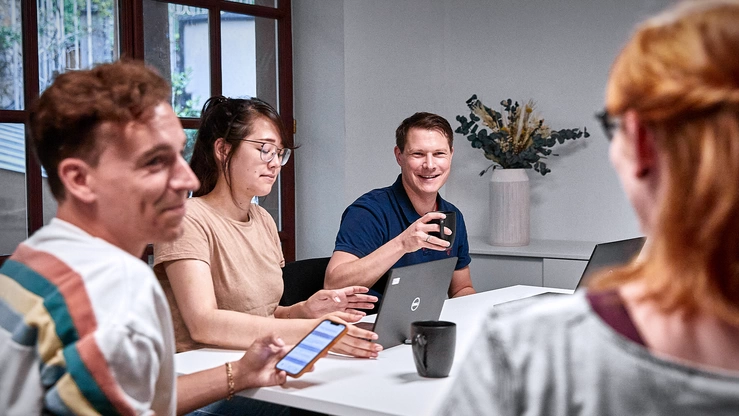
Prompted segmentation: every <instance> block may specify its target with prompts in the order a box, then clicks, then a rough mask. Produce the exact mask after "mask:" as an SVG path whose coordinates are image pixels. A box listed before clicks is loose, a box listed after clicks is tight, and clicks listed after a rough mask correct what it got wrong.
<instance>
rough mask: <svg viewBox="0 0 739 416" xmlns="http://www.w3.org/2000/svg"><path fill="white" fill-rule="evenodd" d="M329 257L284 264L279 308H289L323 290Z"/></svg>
mask: <svg viewBox="0 0 739 416" xmlns="http://www.w3.org/2000/svg"><path fill="white" fill-rule="evenodd" d="M330 259H331V257H316V258H312V259H305V260H298V261H293V262H291V263H287V264H285V267H283V268H282V281H283V283H284V285H285V289H284V291H283V292H282V299H280V306H290V305H294V304H296V303H298V302H302V301H304V300H307V299H308V298H309V297H311V296H312V295H313V294H314V293H316V292H318V291H319V290H321V289H323V278H324V276H325V274H326V266H328V261H329V260H330Z"/></svg>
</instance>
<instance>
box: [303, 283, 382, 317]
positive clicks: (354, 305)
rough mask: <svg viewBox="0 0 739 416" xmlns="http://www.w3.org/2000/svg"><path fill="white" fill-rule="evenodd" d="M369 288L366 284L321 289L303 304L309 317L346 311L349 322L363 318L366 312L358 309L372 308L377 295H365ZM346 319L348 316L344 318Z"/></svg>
mask: <svg viewBox="0 0 739 416" xmlns="http://www.w3.org/2000/svg"><path fill="white" fill-rule="evenodd" d="M368 291H369V289H367V288H366V287H364V286H349V287H345V288H342V289H335V290H319V291H318V292H316V293H315V294H314V295H313V296H311V297H310V298H308V300H307V301H305V304H304V305H303V308H304V311H305V315H306V317H307V318H318V317H321V316H323V315H325V314H327V313H331V312H346V313H348V314H349V315H350V316H348V319H347V320H348V321H349V322H356V321H358V320H359V319H362V317H363V316H364V315H366V314H365V313H364V312H361V311H358V310H357V309H372V308H374V307H375V302H377V297H376V296H372V295H365V294H364V293H367V292H368ZM344 319H346V318H344Z"/></svg>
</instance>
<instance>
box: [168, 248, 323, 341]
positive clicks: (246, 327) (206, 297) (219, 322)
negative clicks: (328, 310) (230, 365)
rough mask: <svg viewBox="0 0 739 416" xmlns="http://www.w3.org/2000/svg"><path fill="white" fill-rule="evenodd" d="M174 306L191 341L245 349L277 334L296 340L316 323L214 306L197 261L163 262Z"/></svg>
mask: <svg viewBox="0 0 739 416" xmlns="http://www.w3.org/2000/svg"><path fill="white" fill-rule="evenodd" d="M164 270H165V272H166V273H167V277H168V278H169V283H170V285H171V287H172V292H173V293H174V297H175V300H176V302H177V307H178V309H179V311H180V314H181V315H182V318H183V320H184V321H185V325H186V326H187V329H188V330H189V331H190V336H191V337H192V339H193V340H194V341H197V342H200V343H203V344H210V345H216V346H219V347H222V348H231V349H238V350H246V349H247V348H248V347H249V346H250V345H251V344H252V343H253V342H254V341H255V340H256V339H259V338H262V337H264V336H266V335H270V334H273V333H274V334H279V336H280V337H281V338H282V339H283V340H285V342H287V343H288V344H294V343H296V342H298V341H299V340H300V339H301V338H302V337H303V336H305V334H307V333H308V332H309V331H310V330H311V329H313V327H314V326H315V325H316V324H317V321H316V320H308V319H291V320H287V319H273V318H271V317H262V316H255V315H250V314H247V313H242V312H237V311H230V310H224V309H218V304H217V302H216V295H215V290H214V288H213V278H212V277H211V274H210V266H209V265H208V264H207V263H205V262H202V261H200V260H177V261H171V262H166V263H164Z"/></svg>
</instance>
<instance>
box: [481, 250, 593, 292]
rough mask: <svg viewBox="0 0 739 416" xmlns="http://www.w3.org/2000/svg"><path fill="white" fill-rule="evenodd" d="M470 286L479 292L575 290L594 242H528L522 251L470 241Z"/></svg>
mask: <svg viewBox="0 0 739 416" xmlns="http://www.w3.org/2000/svg"><path fill="white" fill-rule="evenodd" d="M469 243H470V255H471V257H472V263H471V264H470V272H471V274H472V283H473V285H474V286H475V289H476V290H477V291H478V292H483V291H486V290H493V289H498V288H502V287H507V286H513V285H531V286H546V287H557V288H562V289H574V288H575V286H576V285H577V282H578V281H579V280H580V276H582V273H583V271H584V270H585V266H586V265H587V263H588V259H589V258H590V254H591V253H592V252H593V248H594V247H595V244H596V242H593V241H565V240H531V242H530V243H529V245H527V246H523V247H500V246H493V245H490V244H489V243H488V242H487V241H486V238H485V237H469Z"/></svg>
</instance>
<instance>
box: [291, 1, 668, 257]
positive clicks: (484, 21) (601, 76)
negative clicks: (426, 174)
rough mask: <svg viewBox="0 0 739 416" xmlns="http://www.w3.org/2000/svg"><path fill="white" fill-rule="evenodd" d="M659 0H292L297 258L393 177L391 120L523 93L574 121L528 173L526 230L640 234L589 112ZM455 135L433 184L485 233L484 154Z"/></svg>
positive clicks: (585, 236)
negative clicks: (438, 182)
mask: <svg viewBox="0 0 739 416" xmlns="http://www.w3.org/2000/svg"><path fill="white" fill-rule="evenodd" d="M669 3H671V1H670V0H622V1H618V2H614V1H611V0H581V1H567V2H565V1H552V0H535V1H521V0H503V1H489V0H464V1H433V0H412V1H411V0H408V1H395V0H372V1H362V0H344V1H342V0H329V1H326V0H300V1H297V2H293V43H294V54H295V56H294V62H293V64H294V77H295V85H294V87H295V114H296V116H295V117H296V119H297V120H298V132H297V135H296V140H297V141H298V143H300V144H301V145H302V147H301V148H300V149H298V151H297V152H296V155H295V163H296V176H297V178H296V189H297V195H296V209H297V257H298V258H307V257H316V256H326V255H330V253H331V251H332V249H333V243H334V238H335V236H336V232H337V230H338V226H339V221H340V216H341V213H342V212H343V210H344V208H345V207H346V206H347V205H349V204H350V203H351V202H352V201H353V200H354V199H356V198H357V197H358V196H360V195H361V194H363V193H364V192H366V191H368V190H370V189H373V188H377V187H382V186H387V185H389V184H391V183H392V182H393V180H394V179H395V177H396V175H397V174H398V173H399V168H398V166H397V164H396V162H395V159H394V157H393V152H392V148H393V145H394V132H395V128H396V127H397V126H398V124H399V123H400V122H401V121H402V120H403V119H404V118H405V117H407V116H409V115H411V114H413V113H414V112H416V111H430V112H435V113H438V114H440V115H442V116H444V117H446V118H447V119H448V120H449V121H450V123H451V124H452V128H456V127H457V124H458V123H457V122H456V120H455V117H456V116H457V115H460V114H463V115H467V114H468V111H466V110H467V108H466V106H465V100H467V99H468V98H469V97H470V96H471V95H472V94H477V95H478V96H479V97H480V98H481V99H482V100H483V102H485V103H486V104H487V105H488V106H490V107H497V103H498V102H500V100H502V99H504V98H509V97H510V98H512V99H517V100H519V101H521V100H523V101H525V100H528V99H529V98H533V99H534V100H535V101H536V102H537V105H538V110H539V111H540V112H541V114H542V115H543V116H544V118H545V119H546V121H547V123H548V124H549V125H550V126H551V127H552V128H555V129H559V128H573V127H582V126H587V127H588V130H589V131H591V132H592V136H591V137H590V138H589V139H586V140H581V141H578V142H574V143H571V144H569V145H566V146H564V147H562V148H559V150H558V151H557V153H559V154H560V155H561V156H560V157H556V158H550V160H549V161H548V165H549V166H550V168H551V169H552V172H551V173H550V174H548V175H547V176H545V177H542V176H541V175H539V174H538V173H536V172H535V171H529V178H530V179H531V186H532V210H531V236H532V238H540V239H565V240H587V241H606V240H614V239H619V238H627V237H631V236H634V235H637V234H639V230H638V226H637V224H636V220H635V218H634V215H633V213H632V211H631V208H630V206H629V205H628V202H627V200H626V199H625V197H624V196H623V194H622V192H621V189H620V186H619V184H618V181H617V178H616V176H615V174H614V173H613V172H612V170H611V168H610V165H609V162H608V154H607V152H608V145H607V142H606V141H605V138H604V137H603V134H602V132H601V130H600V126H599V125H598V123H597V122H596V121H595V119H594V118H593V115H594V113H595V112H596V111H598V110H600V109H601V108H602V106H603V99H604V94H603V91H604V86H605V82H606V78H607V73H608V68H609V66H610V64H611V62H612V60H613V58H614V57H615V55H616V54H617V52H618V50H619V48H620V46H621V45H622V44H623V42H625V41H626V39H627V38H628V35H629V34H630V32H631V30H632V29H633V27H634V25H635V24H636V23H638V22H639V21H641V20H642V19H643V18H644V17H646V16H648V15H650V14H652V13H653V12H655V11H658V10H660V9H661V8H662V7H664V6H665V5H667V4H669ZM479 152H480V151H479V150H475V149H472V148H471V147H470V146H469V143H468V142H467V140H466V139H465V138H464V137H461V136H460V135H456V136H455V154H454V161H453V169H452V174H451V176H450V179H449V181H448V182H447V185H446V186H445V189H444V190H443V194H444V196H445V198H447V199H448V200H450V201H451V202H452V203H454V204H455V205H457V206H458V207H459V208H460V209H461V210H462V212H463V214H464V215H465V219H466V221H467V227H468V230H469V232H470V235H485V227H486V226H487V217H488V213H487V206H488V179H489V173H488V175H486V176H485V177H483V178H480V177H478V176H477V173H478V172H479V171H480V170H482V169H483V168H485V167H486V166H487V163H486V162H487V161H486V159H485V158H484V157H483V156H482V154H481V153H479Z"/></svg>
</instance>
